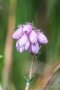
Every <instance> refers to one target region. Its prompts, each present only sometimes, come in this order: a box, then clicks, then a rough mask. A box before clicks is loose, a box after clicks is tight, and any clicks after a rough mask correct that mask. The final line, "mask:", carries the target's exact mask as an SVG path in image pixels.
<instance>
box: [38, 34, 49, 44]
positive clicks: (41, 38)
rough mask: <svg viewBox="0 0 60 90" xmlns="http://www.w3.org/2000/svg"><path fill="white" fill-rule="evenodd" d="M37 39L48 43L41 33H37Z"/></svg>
mask: <svg viewBox="0 0 60 90" xmlns="http://www.w3.org/2000/svg"><path fill="white" fill-rule="evenodd" d="M38 41H39V42H40V43H42V44H46V43H48V40H47V37H46V36H45V35H44V34H43V33H41V32H40V33H38Z"/></svg>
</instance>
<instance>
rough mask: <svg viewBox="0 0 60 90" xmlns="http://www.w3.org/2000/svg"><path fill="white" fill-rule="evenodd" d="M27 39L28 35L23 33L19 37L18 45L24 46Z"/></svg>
mask: <svg viewBox="0 0 60 90" xmlns="http://www.w3.org/2000/svg"><path fill="white" fill-rule="evenodd" d="M27 41H28V37H27V35H26V34H24V35H23V36H22V37H21V38H20V39H19V45H20V47H22V46H24V45H25V44H26V42H27Z"/></svg>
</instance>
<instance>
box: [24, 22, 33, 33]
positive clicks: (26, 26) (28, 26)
mask: <svg viewBox="0 0 60 90" xmlns="http://www.w3.org/2000/svg"><path fill="white" fill-rule="evenodd" d="M32 29H33V27H32V24H30V23H27V24H26V25H24V27H23V33H30V32H31V31H32Z"/></svg>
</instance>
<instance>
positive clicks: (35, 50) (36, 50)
mask: <svg viewBox="0 0 60 90" xmlns="http://www.w3.org/2000/svg"><path fill="white" fill-rule="evenodd" d="M39 49H40V47H39V44H38V42H37V43H35V44H31V50H32V52H33V53H38V52H39Z"/></svg>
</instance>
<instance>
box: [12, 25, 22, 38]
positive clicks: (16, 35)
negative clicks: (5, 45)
mask: <svg viewBox="0 0 60 90" xmlns="http://www.w3.org/2000/svg"><path fill="white" fill-rule="evenodd" d="M22 34H23V27H22V26H21V27H19V28H18V29H17V30H16V31H15V32H14V33H13V35H12V37H13V38H14V39H18V38H20V37H21V36H22Z"/></svg>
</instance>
